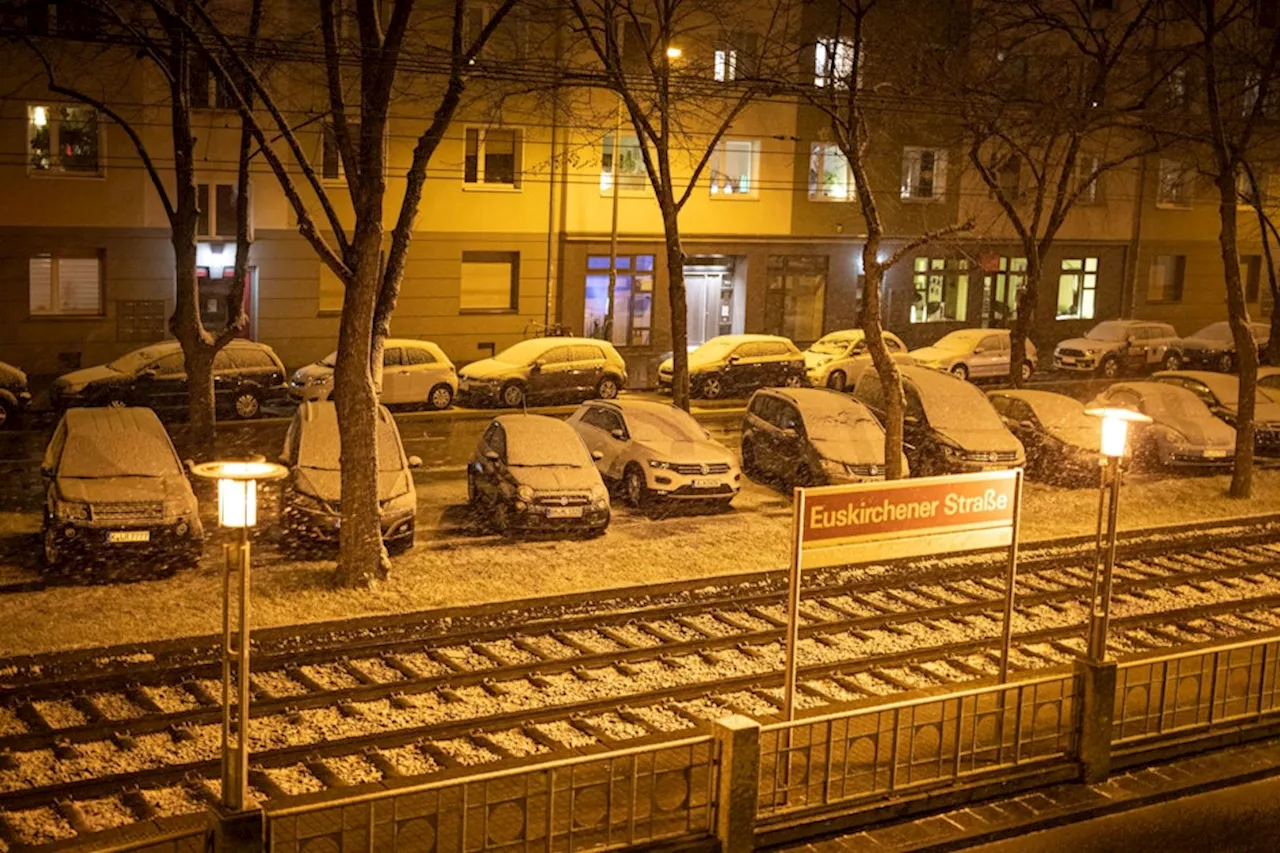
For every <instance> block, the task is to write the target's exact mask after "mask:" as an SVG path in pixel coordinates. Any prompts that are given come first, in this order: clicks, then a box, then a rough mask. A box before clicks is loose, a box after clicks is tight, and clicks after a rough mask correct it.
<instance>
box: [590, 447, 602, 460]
mask: <svg viewBox="0 0 1280 853" xmlns="http://www.w3.org/2000/svg"><path fill="white" fill-rule="evenodd" d="M591 458H592V459H593V460H594V461H596V462H599V461H600V460H601V459H603V458H604V454H603V453H601V452H600V451H599V450H593V451H591Z"/></svg>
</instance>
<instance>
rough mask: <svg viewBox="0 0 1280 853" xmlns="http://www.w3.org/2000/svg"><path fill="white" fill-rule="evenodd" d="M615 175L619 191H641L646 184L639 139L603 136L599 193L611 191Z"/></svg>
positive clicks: (610, 135)
mask: <svg viewBox="0 0 1280 853" xmlns="http://www.w3.org/2000/svg"><path fill="white" fill-rule="evenodd" d="M615 177H616V178H617V181H618V191H619V192H624V193H626V192H632V193H634V192H643V191H644V190H645V188H646V187H647V186H648V173H647V172H646V171H645V168H644V155H643V154H642V153H641V152H640V140H639V139H637V138H636V137H634V136H622V137H620V138H619V137H614V136H613V134H609V135H608V136H606V137H605V138H604V144H603V146H602V147H601V151H600V193H601V195H608V194H610V193H612V192H613V182H614V179H615Z"/></svg>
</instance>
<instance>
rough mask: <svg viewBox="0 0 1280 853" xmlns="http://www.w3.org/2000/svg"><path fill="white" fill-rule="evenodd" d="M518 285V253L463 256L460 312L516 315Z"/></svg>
mask: <svg viewBox="0 0 1280 853" xmlns="http://www.w3.org/2000/svg"><path fill="white" fill-rule="evenodd" d="M519 281H520V253H519V252H463V253H462V286H461V296H460V298H459V302H458V308H459V310H461V311H464V312H466V311H481V312H483V311H491V312H506V311H515V310H516V305H517V304H518V303H517V299H518V296H519V293H518V284H519Z"/></svg>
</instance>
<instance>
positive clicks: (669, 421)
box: [568, 400, 742, 507]
mask: <svg viewBox="0 0 1280 853" xmlns="http://www.w3.org/2000/svg"><path fill="white" fill-rule="evenodd" d="M568 424H569V426H571V427H573V429H574V430H575V431H576V432H577V433H578V435H580V436H581V437H582V441H583V443H585V444H586V445H587V449H588V450H589V451H591V454H592V456H593V457H594V456H597V455H598V456H599V459H597V460H596V468H598V469H599V471H600V475H601V476H602V477H603V478H604V482H605V484H606V485H609V486H620V487H621V489H622V493H623V495H624V496H625V497H626V499H627V502H628V503H629V504H631V505H632V506H634V507H645V506H648V505H649V504H650V503H651V502H652V501H653V500H654V499H662V500H670V499H677V500H690V499H694V500H714V501H716V502H718V503H722V504H728V503H730V502H731V501H732V500H733V498H734V496H735V495H737V494H738V490H739V489H740V488H742V471H741V470H739V468H738V460H737V459H736V458H735V457H734V455H733V452H732V451H730V450H729V448H727V447H725V446H724V445H723V444H721V443H720V442H718V441H714V440H713V439H712V438H711V435H710V433H708V432H707V431H706V430H705V429H703V428H702V426H701V425H700V424H699V423H698V422H697V421H695V420H694V419H693V417H692V416H690V415H689V413H688V412H686V411H684V410H682V409H678V408H676V407H675V406H672V405H670V404H667V403H656V402H652V401H649V400H592V401H590V402H587V403H583V404H582V405H581V406H580V407H579V408H578V410H577V411H576V412H574V413H573V414H572V415H570V416H569V420H568Z"/></svg>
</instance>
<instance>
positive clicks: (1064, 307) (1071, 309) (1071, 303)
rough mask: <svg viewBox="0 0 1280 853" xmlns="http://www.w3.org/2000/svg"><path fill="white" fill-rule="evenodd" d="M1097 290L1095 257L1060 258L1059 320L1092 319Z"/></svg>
mask: <svg viewBox="0 0 1280 853" xmlns="http://www.w3.org/2000/svg"><path fill="white" fill-rule="evenodd" d="M1097 292H1098V259H1097V258H1063V259H1062V272H1061V273H1060V274H1059V275H1058V314H1057V317H1058V319H1059V320H1092V319H1093V315H1094V310H1095V308H1096V307H1097V305H1096V303H1097Z"/></svg>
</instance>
